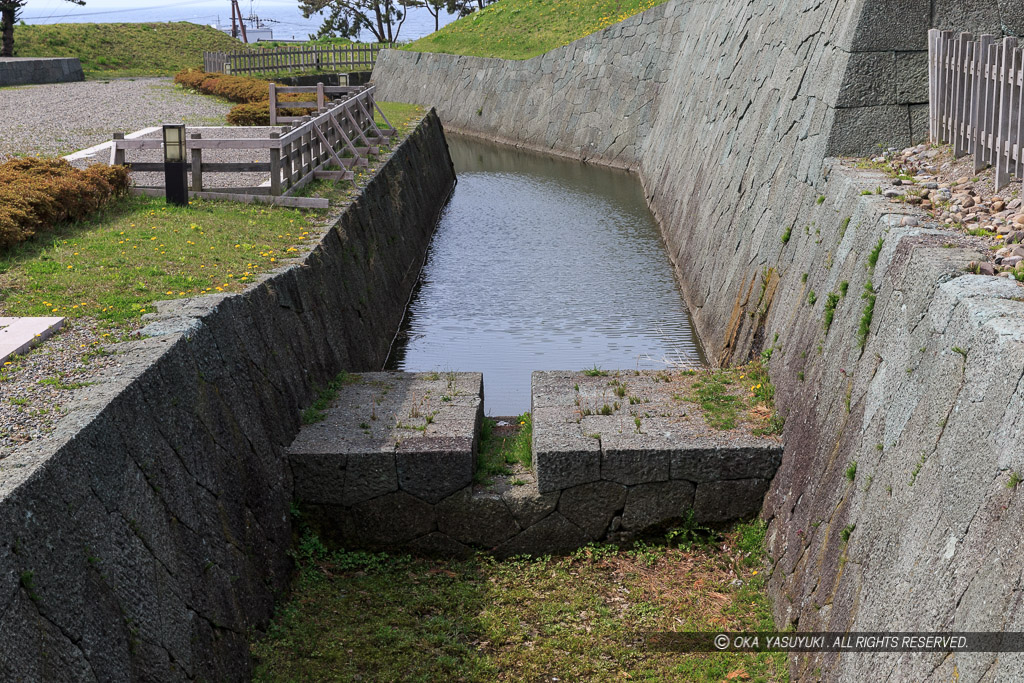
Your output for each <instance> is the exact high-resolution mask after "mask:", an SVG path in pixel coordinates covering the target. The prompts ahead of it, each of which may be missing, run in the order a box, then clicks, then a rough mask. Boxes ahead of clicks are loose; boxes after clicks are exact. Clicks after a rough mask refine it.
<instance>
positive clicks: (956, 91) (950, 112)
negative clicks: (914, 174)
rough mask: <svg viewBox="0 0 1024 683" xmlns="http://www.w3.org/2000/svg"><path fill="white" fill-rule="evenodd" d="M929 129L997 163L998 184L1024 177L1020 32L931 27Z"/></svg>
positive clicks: (977, 164)
mask: <svg viewBox="0 0 1024 683" xmlns="http://www.w3.org/2000/svg"><path fill="white" fill-rule="evenodd" d="M928 63H929V69H928V86H929V107H930V113H929V119H930V128H929V133H930V136H931V140H932V142H944V143H949V144H951V145H952V146H953V154H954V156H956V157H958V158H959V157H962V156H964V155H966V154H973V155H974V168H975V171H980V170H982V169H984V168H986V167H988V166H995V167H996V173H995V180H996V190H997V191H998V190H1000V189H1002V188H1003V187H1005V186H1006V185H1007V184H1008V183H1009V182H1010V177H1011V176H1017V177H1018V178H1024V150H1022V149H1021V141H1022V136H1024V52H1022V51H1021V49H1020V48H1018V46H1017V39H1016V38H1003V39H1002V40H998V39H997V37H996V36H993V35H988V34H985V35H982V36H979V37H978V38H977V39H975V38H974V36H973V35H972V34H970V33H960V34H957V35H954V34H953V32H952V31H939V30H937V29H932V30H930V31H929V32H928Z"/></svg>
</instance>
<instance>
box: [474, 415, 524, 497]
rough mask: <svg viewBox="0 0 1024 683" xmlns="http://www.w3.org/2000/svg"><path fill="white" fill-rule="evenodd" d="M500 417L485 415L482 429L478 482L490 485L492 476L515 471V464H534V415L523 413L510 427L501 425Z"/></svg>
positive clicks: (478, 459) (477, 470)
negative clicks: (499, 425)
mask: <svg viewBox="0 0 1024 683" xmlns="http://www.w3.org/2000/svg"><path fill="white" fill-rule="evenodd" d="M497 425H498V422H497V420H495V419H494V418H490V417H485V418H484V421H483V425H482V426H481V429H480V446H479V450H478V453H477V466H476V475H475V476H476V481H477V483H478V484H484V485H488V484H490V483H491V478H492V477H496V476H507V475H511V474H513V471H512V467H513V466H515V465H517V464H518V465H522V466H523V467H525V468H527V469H529V468H530V467H531V466H532V464H533V446H532V441H533V418H532V416H531V415H530V413H523V414H522V415H520V416H519V417H518V418H515V419H514V424H512V425H510V426H509V427H508V428H499V427H498V426H497Z"/></svg>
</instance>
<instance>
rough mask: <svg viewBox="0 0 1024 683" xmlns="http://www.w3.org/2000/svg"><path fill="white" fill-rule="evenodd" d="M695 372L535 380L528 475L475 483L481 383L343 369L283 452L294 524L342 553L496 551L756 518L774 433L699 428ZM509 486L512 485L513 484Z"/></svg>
mask: <svg viewBox="0 0 1024 683" xmlns="http://www.w3.org/2000/svg"><path fill="white" fill-rule="evenodd" d="M693 381H694V375H693V373H692V372H678V373H670V372H658V373H655V372H641V373H634V372H618V373H610V374H600V375H594V374H590V375H588V374H586V373H578V372H536V373H534V375H533V390H532V401H533V430H534V431H533V451H534V453H533V456H534V457H533V464H534V467H533V471H521V472H517V473H516V474H515V475H514V476H513V477H498V478H496V481H495V482H494V483H493V484H491V485H489V486H486V487H485V486H481V485H479V484H474V483H473V475H474V471H475V466H476V452H477V445H478V442H479V433H480V425H481V422H482V419H483V376H482V375H480V374H478V373H366V374H363V375H359V376H355V375H351V376H349V381H348V382H347V383H346V384H345V386H343V387H342V388H341V389H340V391H339V394H338V397H337V399H336V400H335V401H334V402H333V403H332V405H331V406H330V408H329V409H328V410H327V411H326V413H325V414H324V415H323V419H322V420H321V421H318V422H316V423H315V424H310V425H307V426H306V427H304V428H303V429H302V431H301V433H300V434H299V436H298V437H297V438H296V440H295V442H294V443H293V444H292V445H291V447H290V448H289V450H288V455H289V460H290V465H291V471H292V475H293V482H294V484H293V492H294V496H295V499H296V500H297V502H298V503H299V505H300V509H301V510H302V513H303V516H304V520H305V521H306V522H307V523H309V524H311V525H312V526H313V527H314V528H315V529H317V531H318V532H319V533H320V535H321V537H322V538H324V539H325V540H327V541H328V542H331V543H333V544H337V545H340V546H344V547H346V548H368V549H375V550H384V549H387V550H403V551H408V552H414V553H417V554H428V555H441V556H465V555H468V554H471V553H472V552H474V551H475V550H486V551H490V552H493V553H494V554H495V555H497V556H499V557H508V556H513V555H520V554H544V553H565V552H570V551H572V550H574V549H576V548H578V547H580V546H583V545H585V544H587V543H590V542H595V541H607V542H620V543H621V542H628V541H630V540H632V539H633V538H635V537H637V536H638V535H641V534H644V533H649V532H651V531H654V530H660V529H663V528H665V527H666V526H668V525H671V524H672V523H673V522H678V521H679V520H680V519H681V518H682V517H683V516H684V515H685V514H687V511H688V510H692V511H693V521H694V522H696V523H699V524H718V523H725V522H730V521H733V520H737V519H741V518H746V517H751V516H754V515H756V514H757V513H758V512H759V510H760V507H761V502H762V499H763V497H764V493H765V491H766V490H767V488H768V484H769V482H770V481H771V478H772V476H774V473H775V470H776V469H777V468H778V465H779V463H780V462H781V458H782V445H781V443H780V442H779V440H778V439H777V438H775V437H767V436H754V435H752V434H751V433H750V430H749V429H744V428H742V427H740V428H737V429H733V430H729V431H724V432H723V431H718V430H714V429H711V428H709V427H708V426H707V424H706V422H705V420H704V416H703V414H702V413H701V412H700V410H699V408H697V406H696V404H694V403H692V402H689V401H686V400H683V394H681V393H680V392H683V391H688V387H689V385H690V384H692V382H693ZM513 480H514V485H513V483H511V482H512V481H513Z"/></svg>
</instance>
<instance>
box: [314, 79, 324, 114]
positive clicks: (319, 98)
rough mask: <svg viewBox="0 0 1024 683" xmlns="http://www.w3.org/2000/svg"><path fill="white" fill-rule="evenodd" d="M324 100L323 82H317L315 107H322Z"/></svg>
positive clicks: (318, 108)
mask: <svg viewBox="0 0 1024 683" xmlns="http://www.w3.org/2000/svg"><path fill="white" fill-rule="evenodd" d="M326 101H327V100H326V98H325V97H324V84H323V83H317V84H316V108H317V110H320V109H323V108H324V104H325V102H326Z"/></svg>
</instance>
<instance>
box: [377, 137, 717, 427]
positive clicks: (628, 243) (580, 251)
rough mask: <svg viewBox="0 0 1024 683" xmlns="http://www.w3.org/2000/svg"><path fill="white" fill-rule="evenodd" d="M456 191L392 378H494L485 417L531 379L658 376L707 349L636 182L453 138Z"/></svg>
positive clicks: (520, 402) (396, 351)
mask: <svg viewBox="0 0 1024 683" xmlns="http://www.w3.org/2000/svg"><path fill="white" fill-rule="evenodd" d="M448 144H449V148H450V150H451V155H452V159H453V161H454V162H455V169H456V172H457V174H458V178H459V184H458V187H457V188H456V190H455V193H454V195H453V196H452V199H451V202H450V203H449V205H448V207H447V208H446V209H445V211H444V213H443V215H442V217H441V222H440V224H439V226H438V229H437V234H436V235H435V237H434V240H433V242H432V244H431V247H430V251H429V254H428V256H427V264H426V267H425V269H424V273H423V277H422V279H421V282H420V286H419V289H418V291H417V293H416V295H415V296H414V298H413V301H412V304H411V305H410V309H409V312H408V314H407V316H406V321H405V324H404V325H403V330H402V333H401V334H400V335H399V337H398V339H397V340H396V344H395V347H394V348H393V349H392V354H391V358H390V359H389V360H388V369H392V370H410V371H432V370H439V371H443V370H460V371H477V372H483V373H484V384H485V393H486V396H485V409H486V411H487V413H488V414H489V415H514V414H518V413H521V412H523V411H526V410H529V409H530V373H531V372H532V371H533V370H577V369H583V368H589V367H593V366H595V365H597V366H599V367H602V368H623V369H633V368H659V367H664V365H665V361H666V360H670V361H674V362H684V363H692V364H696V363H700V362H701V361H702V353H701V350H700V348H699V345H698V343H697V340H696V337H695V335H694V333H693V329H692V327H691V326H690V319H689V315H688V314H687V311H686V308H685V306H684V305H683V301H682V297H681V296H680V294H679V289H678V287H677V286H676V282H675V279H674V278H673V274H672V266H671V263H670V262H669V259H668V255H667V254H666V252H665V248H664V244H663V243H662V241H661V237H660V235H659V233H658V227H657V225H656V224H655V222H654V219H653V217H652V216H651V214H650V212H649V211H648V209H647V205H646V203H645V202H644V197H643V192H642V190H641V188H640V184H639V182H637V180H636V179H635V178H634V177H633V176H631V175H629V174H628V173H625V172H620V171H614V170H609V169H604V168H598V167H594V166H587V165H584V164H580V163H576V162H570V161H565V160H562V159H557V158H554V157H548V156H544V155H538V154H533V153H528V152H520V151H516V150H513V149H510V148H507V147H502V146H497V145H490V144H486V143H483V142H480V141H477V140H473V139H470V138H463V137H458V136H454V135H450V136H449V138H448Z"/></svg>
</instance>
